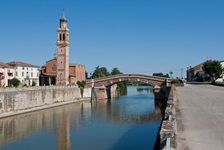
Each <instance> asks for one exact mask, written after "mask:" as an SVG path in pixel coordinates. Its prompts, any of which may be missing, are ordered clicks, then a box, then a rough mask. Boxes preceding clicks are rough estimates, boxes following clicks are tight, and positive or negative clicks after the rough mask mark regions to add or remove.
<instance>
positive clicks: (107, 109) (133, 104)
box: [0, 90, 161, 150]
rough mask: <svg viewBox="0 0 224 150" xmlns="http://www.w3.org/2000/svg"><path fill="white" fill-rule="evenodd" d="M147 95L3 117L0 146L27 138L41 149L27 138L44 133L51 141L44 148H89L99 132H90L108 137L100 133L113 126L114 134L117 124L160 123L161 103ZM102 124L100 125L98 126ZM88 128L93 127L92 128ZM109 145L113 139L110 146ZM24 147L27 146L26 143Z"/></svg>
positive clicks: (45, 137) (122, 125)
mask: <svg viewBox="0 0 224 150" xmlns="http://www.w3.org/2000/svg"><path fill="white" fill-rule="evenodd" d="M146 91H147V90H146ZM149 91H150V90H149ZM147 92H148V91H147ZM146 98H149V97H148V96H147V95H140V96H132V97H130V96H126V97H123V99H124V100H113V99H112V100H103V101H99V102H98V103H93V104H91V103H89V102H80V103H75V104H70V105H66V106H61V107H56V108H51V109H47V110H42V111H37V112H33V113H29V114H23V115H18V116H14V117H9V118H5V119H0V148H2V149H13V147H18V144H16V141H18V140H22V139H24V141H25V143H27V144H33V145H35V144H36V145H37V147H33V148H32V149H40V148H41V147H39V146H40V143H38V140H36V141H29V142H26V139H27V138H29V136H31V137H32V136H36V134H37V133H42V134H43V135H42V136H40V137H39V138H41V139H45V140H46V141H48V143H49V145H48V148H46V146H47V145H43V147H42V149H54V148H53V147H55V146H56V147H57V149H58V150H71V149H72V148H73V149H76V148H78V149H89V148H91V147H88V148H84V147H85V146H86V140H87V141H88V140H91V139H89V138H96V137H95V136H96V134H94V135H93V137H92V136H91V134H90V133H91V132H96V133H97V134H99V135H101V134H102V137H105V136H106V135H104V133H99V132H102V131H101V130H102V129H104V128H110V129H111V131H107V132H110V133H109V134H110V135H113V134H114V132H116V130H117V128H118V127H117V126H121V127H122V128H124V129H126V128H130V127H131V126H134V125H138V124H147V123H150V122H158V124H159V122H160V121H161V111H160V108H159V105H157V104H154V101H153V100H150V101H149V100H145V99H146ZM136 99H137V100H136ZM149 103H151V104H152V105H151V104H150V105H149ZM146 104H147V105H146ZM99 126H100V129H97V128H98V127H99ZM96 127H97V128H96ZM89 129H93V130H94V131H89ZM115 129H116V130H115ZM113 130H115V131H113ZM45 134H47V136H45ZM48 136H55V138H47V137H48ZM113 136H115V135H113ZM113 138H115V137H113ZM111 141H113V140H111ZM107 142H108V141H105V143H107ZM93 144H94V142H93ZM95 144H97V143H95ZM109 145H111V143H109V144H108V145H107V146H108V147H109ZM24 147H26V146H25V144H24ZM102 147H103V146H102V145H101V146H100V147H97V149H100V148H101V149H109V148H108V147H107V148H105V147H106V145H105V147H104V148H102ZM17 149H18V148H17Z"/></svg>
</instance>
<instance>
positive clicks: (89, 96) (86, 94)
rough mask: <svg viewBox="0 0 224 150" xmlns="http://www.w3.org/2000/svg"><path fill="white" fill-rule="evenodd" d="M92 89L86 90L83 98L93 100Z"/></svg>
mask: <svg viewBox="0 0 224 150" xmlns="http://www.w3.org/2000/svg"><path fill="white" fill-rule="evenodd" d="M91 90H92V89H91V88H84V91H83V98H91Z"/></svg>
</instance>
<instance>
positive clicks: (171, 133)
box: [160, 85, 177, 149]
mask: <svg viewBox="0 0 224 150" xmlns="http://www.w3.org/2000/svg"><path fill="white" fill-rule="evenodd" d="M174 88H175V87H174V85H173V86H172V87H171V89H170V92H169V95H168V99H167V106H166V110H165V114H164V120H163V122H162V125H161V129H160V147H161V149H165V146H166V141H167V138H169V139H170V147H171V148H174V149H175V148H176V147H177V141H176V139H177V137H176V136H177V127H176V116H175V114H176V110H175V105H176V103H175V101H176V97H175V96H174V95H175V93H174Z"/></svg>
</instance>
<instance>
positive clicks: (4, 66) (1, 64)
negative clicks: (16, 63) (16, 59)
mask: <svg viewBox="0 0 224 150" xmlns="http://www.w3.org/2000/svg"><path fill="white" fill-rule="evenodd" d="M0 68H13V67H12V66H10V65H8V64H6V63H3V62H0Z"/></svg>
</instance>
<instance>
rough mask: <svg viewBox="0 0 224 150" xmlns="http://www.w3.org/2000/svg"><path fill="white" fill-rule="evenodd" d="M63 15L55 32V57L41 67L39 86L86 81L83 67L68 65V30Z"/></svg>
mask: <svg viewBox="0 0 224 150" xmlns="http://www.w3.org/2000/svg"><path fill="white" fill-rule="evenodd" d="M67 23H68V21H67V19H66V18H65V15H64V13H63V15H62V18H61V19H60V26H59V28H58V30H57V34H58V35H57V42H56V46H57V50H56V54H55V57H54V58H53V59H51V60H48V61H47V62H46V64H44V65H43V66H42V67H41V74H40V85H68V84H74V83H76V82H78V81H83V80H86V78H85V72H86V69H85V66H84V65H80V64H69V47H70V42H69V29H68V27H67Z"/></svg>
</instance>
